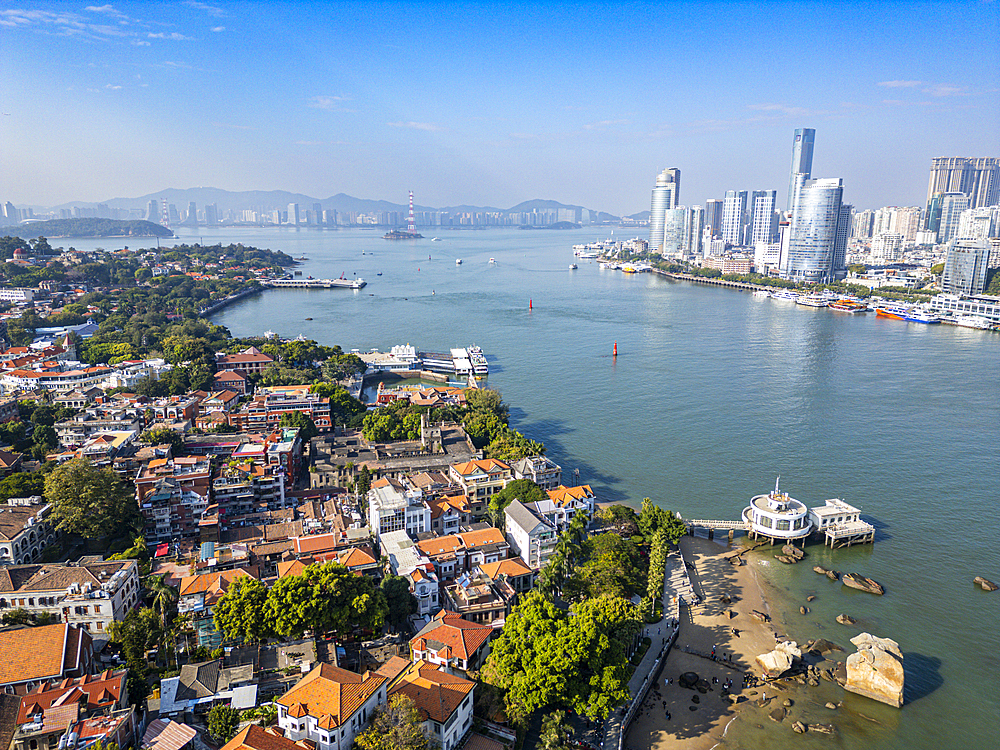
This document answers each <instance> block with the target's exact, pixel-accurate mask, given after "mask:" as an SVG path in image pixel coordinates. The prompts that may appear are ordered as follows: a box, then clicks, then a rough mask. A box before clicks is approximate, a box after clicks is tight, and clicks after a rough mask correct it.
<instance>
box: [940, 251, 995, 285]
mask: <svg viewBox="0 0 1000 750" xmlns="http://www.w3.org/2000/svg"><path fill="white" fill-rule="evenodd" d="M989 259H990V243H989V242H988V241H987V240H976V239H958V238H956V239H954V240H952V241H951V242H950V243H948V250H947V254H946V255H945V259H944V273H942V275H941V289H943V290H944V291H945V292H948V293H949V294H967V295H968V294H982V293H983V288H984V287H985V286H986V267H987V263H988V261H989Z"/></svg>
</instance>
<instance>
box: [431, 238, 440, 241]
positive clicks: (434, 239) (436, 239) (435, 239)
mask: <svg viewBox="0 0 1000 750" xmlns="http://www.w3.org/2000/svg"><path fill="white" fill-rule="evenodd" d="M440 241H441V238H440V237H431V242H440Z"/></svg>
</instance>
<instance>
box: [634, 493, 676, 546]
mask: <svg viewBox="0 0 1000 750" xmlns="http://www.w3.org/2000/svg"><path fill="white" fill-rule="evenodd" d="M669 515H670V514H669V513H667V511H665V510H664V509H663V508H661V507H660V506H659V505H656V504H655V503H654V502H653V501H652V500H650V499H649V498H648V497H647V498H645V499H644V500H643V501H642V510H641V511H640V512H639V531H641V532H642V535H643V536H645V537H651V536H653V534H655V533H656V532H657V530H658V529H659V528H660V527H662V526H666V525H667V523H669V521H668V518H667V517H668V516H669Z"/></svg>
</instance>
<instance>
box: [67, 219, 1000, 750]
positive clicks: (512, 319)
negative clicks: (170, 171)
mask: <svg viewBox="0 0 1000 750" xmlns="http://www.w3.org/2000/svg"><path fill="white" fill-rule="evenodd" d="M608 231H609V230H608V229H605V228H600V229H598V228H593V229H582V230H577V231H572V232H562V231H536V232H522V231H517V230H491V231H479V232H471V231H470V232H462V231H448V232H441V233H439V235H440V237H441V241H440V242H433V243H432V242H431V241H430V240H423V241H408V242H386V241H384V240H383V239H382V238H381V232H375V231H364V230H348V231H343V230H342V231H316V230H305V229H299V230H296V229H287V230H285V229H277V228H267V229H251V228H247V229H244V228H232V229H230V228H220V229H212V230H208V229H205V230H197V232H195V233H190V234H189V233H186V232H185V230H184V229H181V230H179V231H178V234H179V235H180V240H182V241H198V240H199V239H201V240H202V241H203V242H204V243H205V244H214V243H216V242H220V241H221V242H224V243H229V242H242V243H244V244H246V245H254V246H258V247H266V248H270V249H274V250H283V251H285V252H287V253H289V254H290V255H292V256H293V257H300V256H307V257H308V260H307V261H304V262H303V263H302V265H301V266H300V267H299V268H298V270H301V271H302V272H303V273H304V274H305V275H312V276H314V277H316V278H336V277H339V276H341V275H345V277H346V278H353V277H354V275H355V274H356V275H357V277H359V278H364V279H366V280H368V286H366V287H365V288H364V289H362V290H357V291H355V290H349V289H331V290H325V289H322V290H319V289H275V290H269V291H268V292H267V293H266V294H260V295H253V296H249V297H247V298H245V299H242V300H239V301H237V302H235V303H233V304H231V305H229V306H228V307H226V308H225V309H223V310H221V311H219V312H218V313H216V314H214V315H212V320H213V321H214V322H217V323H220V324H223V325H226V326H228V327H229V328H230V330H232V332H233V334H234V335H239V336H247V335H254V334H260V333H262V332H263V331H264V330H267V329H272V330H274V331H275V332H277V333H278V334H279V335H281V336H285V337H294V336H298V335H300V334H301V335H303V336H305V337H306V338H314V339H316V340H318V341H320V342H321V343H325V344H339V345H341V346H342V347H344V349H345V350H350V349H351V348H359V349H362V350H368V349H370V348H372V347H377V348H379V349H380V350H381V351H388V350H389V349H390V348H391V347H392V346H393V345H395V344H405V343H408V342H409V343H412V344H413V345H414V346H416V347H419V348H421V349H426V350H430V351H442V350H443V351H447V350H448V348H449V347H452V346H466V345H467V344H469V343H474V344H477V345H479V346H481V347H482V348H483V350H484V352H485V354H486V357H487V358H488V360H489V376H488V383H487V385H488V386H489V387H493V388H496V389H497V390H499V391H501V392H502V393H503V395H504V398H505V400H506V401H507V402H508V403H509V404H511V407H512V413H511V423H512V426H513V427H515V428H516V429H518V430H519V431H521V432H523V433H524V434H525V435H527V436H529V437H531V438H533V439H537V440H540V441H542V442H544V443H545V445H546V448H547V452H548V455H549V456H550V457H551V458H553V459H554V460H555V461H556V462H558V463H559V464H561V465H562V466H563V468H564V470H565V471H567V472H572V471H573V470H575V469H579V471H580V479H581V481H582V482H586V483H588V484H590V485H591V486H592V487H593V488H594V490H595V492H596V493H597V495H598V497H599V498H600V499H601V500H602V501H614V502H626V503H629V504H631V505H633V506H638V504H639V503H640V502H641V500H642V498H643V497H646V496H648V497H651V498H653V499H655V500H656V501H657V502H658V503H659V504H661V505H662V506H664V507H666V508H670V509H672V510H676V511H679V512H680V513H682V514H683V515H684V516H685V517H687V518H714V519H726V518H729V519H733V520H736V519H738V518H739V516H740V512H741V510H742V509H743V508H744V507H746V506H747V505H748V503H749V501H750V499H751V498H752V497H753V496H755V495H759V494H761V493H765V492H767V491H769V489H770V488H771V487H773V485H774V477H775V475H776V474H781V487H782V489H784V490H786V491H787V492H788V493H789V494H791V495H792V496H793V497H795V498H797V499H798V500H800V501H802V502H803V503H805V504H806V505H807V506H809V507H813V506H817V505H821V504H823V502H824V501H825V500H826V499H828V498H833V497H840V498H844V500H845V501H846V502H848V503H850V504H852V505H854V506H857V507H859V508H861V509H862V511H863V516H862V518H863V519H865V520H868V521H870V522H872V523H873V524H874V525H875V527H876V538H875V544H874V545H870V544H861V545H855V546H852V547H850V548H847V549H835V550H831V549H829V548H824V546H823V544H822V542H821V541H818V542H813V543H810V544H809V545H808V546H807V548H806V552H807V555H808V557H807V560H806V562H805V563H803V564H800V565H794V566H784V565H781V564H780V563H778V562H777V561H776V560H774V559H773V554H772V553H773V550H771V551H767V550H766V548H765V550H761V551H758V552H755V553H752V554H751V555H750V558H751V565H752V566H753V567H754V570H755V571H756V572H757V573H758V574H759V575H758V580H759V581H760V583H761V586H762V589H763V593H764V598H765V599H766V601H767V604H768V606H769V607H770V609H771V612H772V616H773V617H774V618H775V620H776V621H778V622H781V623H783V624H785V625H786V627H785V628H784V632H785V633H786V634H787V635H788V636H789V637H791V638H792V639H794V640H797V641H799V642H800V643H802V642H804V641H806V640H808V639H809V638H816V637H825V638H829V639H830V640H832V641H834V642H835V643H838V644H839V645H841V646H843V647H845V648H846V649H848V653H849V652H850V649H851V646H850V644H849V642H848V641H849V639H850V638H851V637H853V636H855V635H857V633H859V632H862V631H865V632H870V633H873V634H875V635H878V636H883V637H888V638H892V639H893V640H896V641H897V642H899V644H900V646H901V648H902V650H903V653H904V655H905V666H906V669H907V676H906V703H905V705H904V706H903V708H902V709H900V710H898V711H897V710H896V709H890V708H889V707H886V706H882V705H880V704H876V703H874V702H866V703H865V704H863V707H862V708H861V709H860V712H861V713H863V714H865V716H868V717H871V718H872V719H873V721H867V720H865V719H860V718H857V716H858V714H856V713H855V714H852V716H853V717H854V718H851V719H848V715H847V712H846V711H845V712H844V713H838V714H837V715H831V716H830V717H829V718H828V719H827V720H828V721H831V722H833V723H835V724H837V726H838V732H839V734H838V737H837V739H836V744H837V745H838V746H840V747H844V748H849V749H853V748H867V747H870V746H876V747H879V748H908V749H910V748H913V749H916V750H924V749H926V750H931V749H932V748H933V749H934V750H938V748H941V747H963V748H979V747H983V748H985V747H992V745H993V738H995V737H996V736H1000V696H998V692H997V689H996V684H997V682H996V675H997V674H998V672H1000V636H998V633H997V629H996V613H997V602H998V601H1000V600H997V599H996V598H995V596H996V595H990V594H987V593H985V592H983V591H981V590H979V589H977V588H975V587H974V586H973V584H972V579H973V578H974V577H975V576H977V575H984V576H986V577H989V578H993V579H994V580H996V578H997V576H998V572H1000V556H998V552H997V547H996V539H995V537H996V531H997V529H998V523H997V517H996V500H997V496H998V484H1000V482H998V467H1000V439H998V437H1000V435H998V433H1000V386H998V378H997V374H998V372H1000V349H998V343H1000V339H998V338H997V336H996V334H994V333H991V332H989V331H979V330H976V329H971V328H960V327H952V326H927V325H920V324H915V323H904V322H900V321H893V320H886V319H882V318H878V317H876V316H875V315H842V314H838V313H836V312H833V311H831V310H827V309H821V308H811V307H803V306H798V305H788V304H782V303H781V302H780V301H775V300H772V299H766V298H758V297H754V296H753V295H751V294H750V293H747V292H740V291H735V290H731V289H726V288H717V287H714V286H709V285H696V284H693V283H690V282H684V281H675V280H671V279H667V278H664V277H662V276H659V275H654V274H623V273H619V272H617V271H611V270H604V269H600V268H599V267H598V265H597V263H596V262H595V261H594V260H592V259H586V258H577V259H576V262H577V263H578V264H579V268H578V269H577V270H574V271H569V270H567V264H568V263H570V262H572V261H573V260H574V256H573V253H572V249H571V248H572V245H573V244H577V243H583V242H591V241H594V240H597V239H603V238H605V237H606V236H607V234H608ZM618 231H623V230H618ZM624 231H625V234H626V236H630V235H628V233H627V230H624ZM616 234H617V232H616ZM129 242H130V244H135V241H134V240H131V241H129ZM66 244H68V243H66ZM73 244H74V245H75V246H77V247H81V246H82V247H90V246H97V245H100V246H102V247H107V248H108V249H114V246H113V245H109V244H108V241H107V240H99V241H94V242H89V241H74V242H73ZM161 244H166V243H163V241H162V240H161ZM362 253H364V254H362ZM457 258H461V259H463V261H464V262H463V264H461V265H457V264H456V263H455V260H456V259H457ZM491 258H493V259H495V261H496V262H495V263H490V262H489V260H490V259H491ZM379 274H381V275H379ZM529 303H530V308H529ZM306 318H312V319H313V320H311V321H307V320H306ZM615 342H617V351H618V356H617V357H613V356H612V352H613V346H614V344H615ZM723 543H724V541H723ZM813 565H823V566H826V567H832V568H835V569H837V570H841V571H854V572H858V573H861V574H862V575H865V576H869V577H871V578H874V579H875V580H877V581H879V582H880V583H882V584H883V585H884V586H885V587H886V594H885V596H883V597H872V596H870V595H866V594H863V593H861V592H856V591H853V590H847V589H844V588H843V587H841V586H840V585H839V584H830V582H829V581H827V580H826V579H825V578H823V577H822V576H818V575H816V574H815V573H813V572H812V566H813ZM702 575H708V572H707V571H705V572H703V573H702ZM828 584H829V585H828ZM813 594H814V595H816V596H817V599H816V600H815V601H814V602H812V603H811V604H810V613H809V614H807V615H801V614H799V611H798V609H799V606H800V605H801V604H802V603H803V602H804V600H805V597H806V596H807V595H813ZM991 596H992V598H991ZM842 612H844V613H848V614H850V615H851V616H853V617H854V618H856V619H857V621H858V624H857V626H854V627H846V626H842V625H839V624H838V623H837V622H836V621H835V617H836V616H837V615H838V614H840V613H842ZM682 633H683V629H682ZM680 643H683V635H682V636H681V640H680ZM844 656H845V655H840V657H839V658H841V659H843V658H844ZM674 677H675V678H676V675H674ZM820 690H829V691H830V692H831V693H832V691H833V688H828V687H827V686H826V685H825V684H824V685H822V686H821V688H820ZM827 699H828V698H824V700H827ZM860 700H861V699H856V700H855V699H854V698H852V699H851V701H850V706H853V707H855V708H857V706H858V705H861V704H859V701H860ZM761 717H762V718H764V719H765V720H764V721H763V722H758V723H761V728H758V727H757V726H756V724H755V723H754V722H752V721H744V720H742V719H740V720H738V721H737V722H735V723H734V724H733V726H732V727H731V728H730V730H729V732H728V733H727V735H726V740H725V746H728V747H750V746H757V747H759V746H767V747H792V746H796V745H797V746H803V747H809V746H815V745H816V740H815V738H810V737H808V736H806V737H797V736H796V735H794V734H793V733H792V732H791V730H790V729H789V727H788V725H787V724H775V723H773V722H769V721H767V720H766V717H763V714H761ZM876 722H877V723H876ZM824 741H825V742H828V740H824ZM632 746H633V747H636V746H635V744H634V742H633V745H632Z"/></svg>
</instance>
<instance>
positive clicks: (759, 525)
mask: <svg viewBox="0 0 1000 750" xmlns="http://www.w3.org/2000/svg"><path fill="white" fill-rule="evenodd" d="M779 479H780V477H779ZM743 520H744V521H745V522H746V524H747V530H748V532H749V534H750V536H751V537H753V538H755V537H757V536H763V537H767V538H768V539H771V540H772V541H790V540H793V539H802V538H804V537H807V536H809V534H810V533H812V530H813V522H812V520H811V518H810V515H809V509H808V508H807V507H806V506H805V504H804V503H801V502H799V501H798V500H796V499H795V498H793V497H791V496H790V495H789V494H788V493H787V492H782V491H781V490H779V489H778V482H777V480H776V481H775V483H774V490H773V491H772V492H769V493H768V494H766V495H755V496H754V497H753V498H752V499H751V500H750V505H748V506H747V507H746V508H744V509H743Z"/></svg>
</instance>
